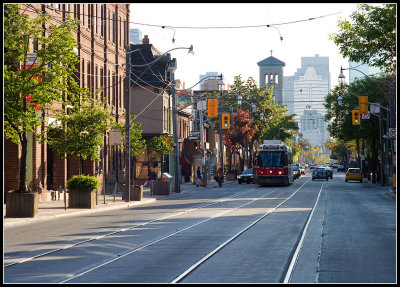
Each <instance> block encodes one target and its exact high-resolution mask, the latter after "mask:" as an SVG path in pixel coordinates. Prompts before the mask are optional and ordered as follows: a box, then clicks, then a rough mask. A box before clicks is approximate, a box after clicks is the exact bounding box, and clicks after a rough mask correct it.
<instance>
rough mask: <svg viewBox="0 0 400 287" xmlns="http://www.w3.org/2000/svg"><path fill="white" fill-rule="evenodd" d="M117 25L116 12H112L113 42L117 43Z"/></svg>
mask: <svg viewBox="0 0 400 287" xmlns="http://www.w3.org/2000/svg"><path fill="white" fill-rule="evenodd" d="M115 29H116V25H115V13H114V12H113V13H112V42H113V43H115V42H116V41H115V36H116V35H117V33H116V32H115Z"/></svg>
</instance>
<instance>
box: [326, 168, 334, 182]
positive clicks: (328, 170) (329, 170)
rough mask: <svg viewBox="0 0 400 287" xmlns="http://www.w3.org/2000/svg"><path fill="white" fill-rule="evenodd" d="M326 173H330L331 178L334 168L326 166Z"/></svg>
mask: <svg viewBox="0 0 400 287" xmlns="http://www.w3.org/2000/svg"><path fill="white" fill-rule="evenodd" d="M325 170H326V173H327V174H328V177H330V178H331V179H332V178H333V170H332V169H331V168H330V167H325Z"/></svg>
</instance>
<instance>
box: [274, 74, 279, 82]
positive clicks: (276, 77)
mask: <svg viewBox="0 0 400 287" xmlns="http://www.w3.org/2000/svg"><path fill="white" fill-rule="evenodd" d="M275 84H276V85H278V84H279V75H278V74H275Z"/></svg>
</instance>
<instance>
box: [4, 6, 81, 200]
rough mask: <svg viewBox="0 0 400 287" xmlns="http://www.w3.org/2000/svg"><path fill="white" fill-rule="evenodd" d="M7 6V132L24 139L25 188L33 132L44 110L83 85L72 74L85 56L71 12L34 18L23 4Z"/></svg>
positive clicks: (22, 181) (16, 140) (8, 135)
mask: <svg viewBox="0 0 400 287" xmlns="http://www.w3.org/2000/svg"><path fill="white" fill-rule="evenodd" d="M4 7H5V11H4V12H5V13H4V16H5V17H4V29H3V31H4V81H3V82H4V136H5V138H6V139H10V140H11V141H12V142H14V143H15V144H21V163H20V184H19V191H20V192H25V191H27V187H26V155H27V132H32V133H34V134H36V127H37V126H40V125H41V124H42V119H43V118H42V117H41V116H40V112H41V111H42V110H44V109H47V108H48V107H50V106H51V105H53V103H55V102H62V101H63V95H64V94H66V93H67V92H68V91H69V90H70V89H74V87H76V86H77V84H76V82H75V80H74V79H73V77H72V76H73V73H74V72H75V70H76V64H77V63H78V61H79V60H78V58H77V57H76V55H75V47H76V41H75V38H74V34H73V31H74V30H75V29H76V28H77V27H78V25H77V21H74V20H71V19H70V18H67V19H65V21H63V22H61V23H60V24H57V25H55V24H53V23H52V22H51V17H50V16H48V15H42V14H39V15H37V17H36V18H34V19H30V18H29V16H28V15H26V14H24V13H23V11H22V12H21V11H20V7H19V5H18V4H5V6H4ZM33 47H35V48H33ZM32 52H34V53H35V54H30V53H32ZM29 54H30V55H29ZM28 56H31V59H32V60H33V61H31V62H30V61H29V60H28V58H29V57H28ZM71 97H72V95H71Z"/></svg>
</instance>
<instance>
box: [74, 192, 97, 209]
mask: <svg viewBox="0 0 400 287" xmlns="http://www.w3.org/2000/svg"><path fill="white" fill-rule="evenodd" d="M68 197H69V200H68V207H70V208H90V209H93V208H95V206H96V191H95V190H92V191H87V190H77V189H70V190H69V196H68Z"/></svg>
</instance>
